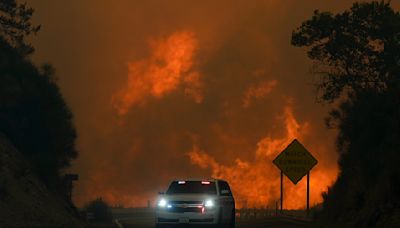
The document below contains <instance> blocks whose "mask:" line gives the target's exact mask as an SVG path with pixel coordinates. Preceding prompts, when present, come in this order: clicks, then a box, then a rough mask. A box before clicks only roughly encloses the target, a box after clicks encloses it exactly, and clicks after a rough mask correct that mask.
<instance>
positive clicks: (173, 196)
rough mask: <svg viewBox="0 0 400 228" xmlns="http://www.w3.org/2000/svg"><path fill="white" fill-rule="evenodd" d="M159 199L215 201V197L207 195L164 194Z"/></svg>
mask: <svg viewBox="0 0 400 228" xmlns="http://www.w3.org/2000/svg"><path fill="white" fill-rule="evenodd" d="M160 198H165V199H166V200H168V201H204V200H207V199H216V198H217V195H208V194H171V195H169V194H165V195H161V196H160Z"/></svg>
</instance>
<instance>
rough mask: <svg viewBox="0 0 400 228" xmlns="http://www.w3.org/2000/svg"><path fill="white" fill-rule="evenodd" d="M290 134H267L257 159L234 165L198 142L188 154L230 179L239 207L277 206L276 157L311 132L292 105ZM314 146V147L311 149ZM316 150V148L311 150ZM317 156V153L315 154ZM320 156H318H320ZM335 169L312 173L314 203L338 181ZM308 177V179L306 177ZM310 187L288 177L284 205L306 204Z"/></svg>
mask: <svg viewBox="0 0 400 228" xmlns="http://www.w3.org/2000/svg"><path fill="white" fill-rule="evenodd" d="M284 125H285V127H286V134H285V136H284V137H282V138H273V137H271V136H267V137H265V138H263V139H261V140H260V141H259V142H258V148H257V150H256V151H255V159H254V161H242V160H240V159H236V160H235V164H234V165H232V166H226V165H222V164H220V163H218V162H217V161H216V160H215V159H214V158H213V157H211V156H210V155H208V154H207V153H206V152H204V151H202V150H201V149H200V148H198V147H197V146H196V145H195V146H193V149H192V151H190V152H189V153H188V156H189V158H190V160H191V162H192V163H193V164H196V165H198V166H199V167H201V168H203V169H211V170H212V175H213V177H215V178H223V179H226V180H228V181H229V183H230V184H231V187H232V189H233V192H234V195H235V197H236V201H237V206H238V207H270V208H271V207H274V206H275V203H276V202H277V201H278V200H279V198H280V171H279V170H278V168H277V167H275V166H274V165H273V164H272V160H273V159H274V158H275V157H276V156H277V155H278V154H279V153H280V152H281V151H282V150H283V149H284V148H285V147H286V146H287V145H288V144H289V143H290V142H291V141H292V140H293V139H294V138H298V139H299V140H301V139H303V138H304V137H305V136H306V135H307V134H308V131H309V124H308V123H307V122H305V123H303V124H300V123H299V122H298V121H297V120H296V119H295V117H294V115H293V111H292V108H291V106H289V105H288V106H286V107H285V108H284ZM310 149H311V148H310ZM311 151H312V150H311ZM314 156H315V154H314ZM316 157H317V159H319V157H318V156H316ZM334 172H335V171H330V170H322V169H318V165H317V167H316V168H315V169H314V170H313V171H312V172H311V173H312V174H311V179H310V180H311V181H310V191H311V193H310V194H311V196H310V203H311V205H313V204H317V203H320V202H321V201H322V198H321V193H322V192H323V191H326V188H327V186H329V185H330V184H332V182H333V181H334V180H335V178H336V175H335V174H334ZM304 179H305V178H304ZM305 193H306V186H305V182H304V180H302V181H300V182H299V184H298V185H297V186H295V185H293V184H292V183H291V182H289V181H288V179H286V178H285V181H284V208H285V209H298V208H304V207H305V203H306V200H305Z"/></svg>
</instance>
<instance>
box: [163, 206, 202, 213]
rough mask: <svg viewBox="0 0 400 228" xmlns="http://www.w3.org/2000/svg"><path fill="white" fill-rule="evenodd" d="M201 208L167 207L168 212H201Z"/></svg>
mask: <svg viewBox="0 0 400 228" xmlns="http://www.w3.org/2000/svg"><path fill="white" fill-rule="evenodd" d="M201 210H202V209H201V208H198V207H186V208H185V207H174V206H173V207H172V208H170V209H169V211H170V212H174V213H185V212H193V213H201Z"/></svg>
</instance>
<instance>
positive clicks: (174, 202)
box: [171, 200, 203, 205]
mask: <svg viewBox="0 0 400 228" xmlns="http://www.w3.org/2000/svg"><path fill="white" fill-rule="evenodd" d="M171 204H172V205H175V204H200V205H201V204H203V201H198V200H197V201H196V200H186V201H184V200H176V201H171Z"/></svg>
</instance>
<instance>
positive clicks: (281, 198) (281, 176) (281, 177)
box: [281, 171, 283, 214]
mask: <svg viewBox="0 0 400 228" xmlns="http://www.w3.org/2000/svg"><path fill="white" fill-rule="evenodd" d="M281 214H283V172H282V171H281Z"/></svg>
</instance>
